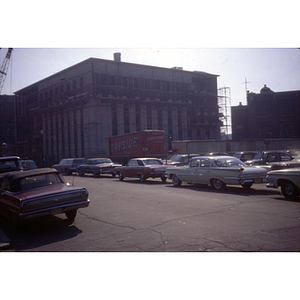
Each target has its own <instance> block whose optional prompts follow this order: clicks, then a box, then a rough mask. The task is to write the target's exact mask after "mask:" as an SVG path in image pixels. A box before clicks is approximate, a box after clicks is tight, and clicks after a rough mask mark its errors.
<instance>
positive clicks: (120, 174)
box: [119, 172, 124, 181]
mask: <svg viewBox="0 0 300 300" xmlns="http://www.w3.org/2000/svg"><path fill="white" fill-rule="evenodd" d="M123 179H124V176H123V174H122V173H121V172H120V173H119V180H120V181H123Z"/></svg>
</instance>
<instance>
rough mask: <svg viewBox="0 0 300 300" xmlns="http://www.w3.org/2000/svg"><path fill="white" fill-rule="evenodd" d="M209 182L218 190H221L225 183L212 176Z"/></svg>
mask: <svg viewBox="0 0 300 300" xmlns="http://www.w3.org/2000/svg"><path fill="white" fill-rule="evenodd" d="M211 183H212V186H213V188H214V189H215V190H218V191H219V190H223V189H224V188H225V186H226V184H225V183H224V182H223V181H222V180H220V179H217V178H213V179H212V180H211Z"/></svg>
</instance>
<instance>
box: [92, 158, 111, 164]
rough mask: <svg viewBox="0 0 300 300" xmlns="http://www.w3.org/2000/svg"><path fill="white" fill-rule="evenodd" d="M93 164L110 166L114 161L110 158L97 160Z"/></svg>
mask: <svg viewBox="0 0 300 300" xmlns="http://www.w3.org/2000/svg"><path fill="white" fill-rule="evenodd" d="M93 163H95V164H108V163H112V161H111V160H110V159H109V158H103V159H97V160H95V161H93Z"/></svg>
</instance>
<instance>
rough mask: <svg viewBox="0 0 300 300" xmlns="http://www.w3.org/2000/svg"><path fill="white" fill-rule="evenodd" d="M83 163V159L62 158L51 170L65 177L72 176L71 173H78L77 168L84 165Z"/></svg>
mask: <svg viewBox="0 0 300 300" xmlns="http://www.w3.org/2000/svg"><path fill="white" fill-rule="evenodd" d="M84 161H85V159H84V158H64V159H62V160H61V161H60V162H59V164H55V165H53V166H52V168H54V169H56V170H57V171H59V172H61V173H65V174H66V175H72V173H73V172H77V171H78V170H77V168H78V166H79V165H81V164H84Z"/></svg>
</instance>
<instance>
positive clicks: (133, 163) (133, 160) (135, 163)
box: [128, 159, 138, 166]
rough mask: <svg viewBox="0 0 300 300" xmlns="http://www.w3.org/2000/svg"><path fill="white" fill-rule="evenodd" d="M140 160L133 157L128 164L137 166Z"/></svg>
mask: <svg viewBox="0 0 300 300" xmlns="http://www.w3.org/2000/svg"><path fill="white" fill-rule="evenodd" d="M137 165H138V162H137V160H136V159H132V160H130V161H129V162H128V166H137Z"/></svg>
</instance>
